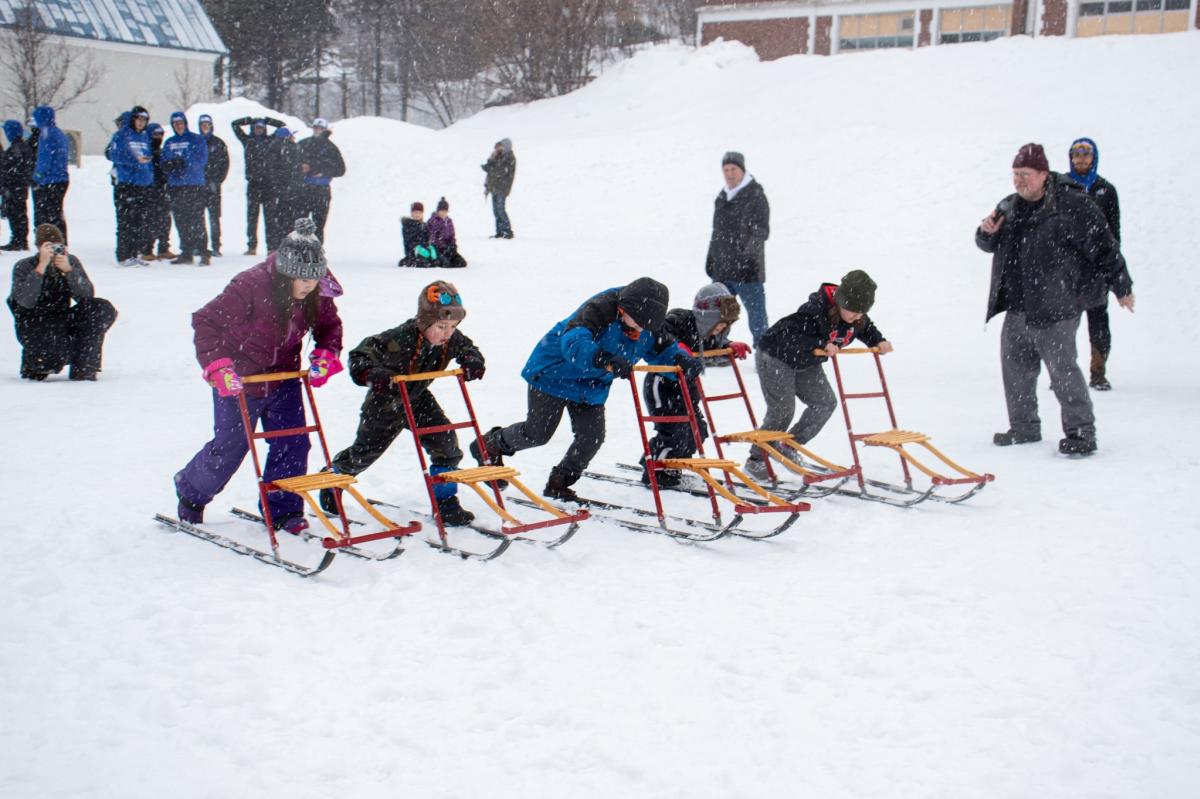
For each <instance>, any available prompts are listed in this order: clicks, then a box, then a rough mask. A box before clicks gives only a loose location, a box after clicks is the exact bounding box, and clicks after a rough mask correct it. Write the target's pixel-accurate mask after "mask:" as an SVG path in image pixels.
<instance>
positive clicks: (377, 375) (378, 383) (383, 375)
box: [367, 369, 400, 394]
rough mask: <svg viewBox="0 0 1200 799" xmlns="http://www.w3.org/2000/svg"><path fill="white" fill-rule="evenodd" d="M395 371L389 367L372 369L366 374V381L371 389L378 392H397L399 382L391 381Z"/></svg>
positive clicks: (398, 390) (398, 391)
mask: <svg viewBox="0 0 1200 799" xmlns="http://www.w3.org/2000/svg"><path fill="white" fill-rule="evenodd" d="M395 376H396V373H395V372H393V371H392V370H391V369H372V370H371V372H370V374H368V375H367V383H368V384H369V385H370V386H371V390H372V391H375V392H377V393H379V394H399V393H400V384H399V383H395V382H392V378H393V377H395Z"/></svg>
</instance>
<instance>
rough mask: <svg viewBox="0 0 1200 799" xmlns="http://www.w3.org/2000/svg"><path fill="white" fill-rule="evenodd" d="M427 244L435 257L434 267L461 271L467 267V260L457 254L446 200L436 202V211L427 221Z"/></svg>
mask: <svg viewBox="0 0 1200 799" xmlns="http://www.w3.org/2000/svg"><path fill="white" fill-rule="evenodd" d="M428 230H429V244H430V246H431V247H433V249H434V251H435V253H436V255H435V256H434V258H435V263H434V265H435V266H444V267H447V268H449V269H461V268H462V267H464V266H466V265H467V259H465V258H463V257H462V256H461V255H459V254H458V239H457V238H455V236H454V220H453V219H451V218H450V203H448V202H446V198H445V197H443V198H442V199H440V200H438V204H437V211H435V212H434V214H433V218H432V219H430V220H429V225H428Z"/></svg>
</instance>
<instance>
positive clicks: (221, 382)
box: [204, 358, 242, 397]
mask: <svg viewBox="0 0 1200 799" xmlns="http://www.w3.org/2000/svg"><path fill="white" fill-rule="evenodd" d="M204 379H205V381H207V382H208V384H209V385H210V386H212V387H213V388H215V389H216V390H217V394H218V395H220V396H222V397H236V396H237V395H238V394H241V393H242V377H241V375H239V374H238V373H237V372H236V371H234V368H233V361H231V360H230V359H229V358H218V359H217V360H215V361H213V362H212V363H210V364H209V365H208V366H206V367H204Z"/></svg>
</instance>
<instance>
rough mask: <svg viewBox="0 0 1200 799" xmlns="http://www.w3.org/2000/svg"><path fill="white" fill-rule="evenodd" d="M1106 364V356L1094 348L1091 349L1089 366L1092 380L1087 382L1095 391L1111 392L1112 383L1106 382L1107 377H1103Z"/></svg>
mask: <svg viewBox="0 0 1200 799" xmlns="http://www.w3.org/2000/svg"><path fill="white" fill-rule="evenodd" d="M1107 363H1108V356H1107V355H1105V354H1104V353H1103V352H1101V351H1100V350H1098V349H1096V348H1095V347H1092V362H1091V364H1090V366H1091V372H1092V378H1091V380H1089V381H1088V385H1089V386H1091V387H1092V388H1094V389H1096V390H1097V391H1112V383H1110V382H1108V377H1107V376H1106V375H1105V367H1106V365H1107Z"/></svg>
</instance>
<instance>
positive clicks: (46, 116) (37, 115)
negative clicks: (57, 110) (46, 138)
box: [33, 105, 55, 130]
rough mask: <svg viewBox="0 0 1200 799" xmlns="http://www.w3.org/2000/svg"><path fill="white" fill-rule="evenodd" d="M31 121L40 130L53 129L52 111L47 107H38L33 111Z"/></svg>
mask: <svg viewBox="0 0 1200 799" xmlns="http://www.w3.org/2000/svg"><path fill="white" fill-rule="evenodd" d="M33 121H34V122H36V123H37V126H38V129H40V130H45V129H46V128H52V127H54V126H55V120H54V109H53V108H51V107H50V106H48V105H39V106H38V107H37V108H35V109H33Z"/></svg>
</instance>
